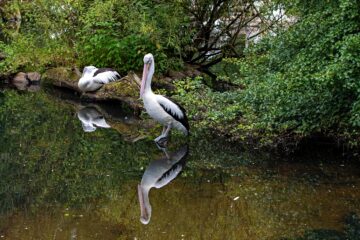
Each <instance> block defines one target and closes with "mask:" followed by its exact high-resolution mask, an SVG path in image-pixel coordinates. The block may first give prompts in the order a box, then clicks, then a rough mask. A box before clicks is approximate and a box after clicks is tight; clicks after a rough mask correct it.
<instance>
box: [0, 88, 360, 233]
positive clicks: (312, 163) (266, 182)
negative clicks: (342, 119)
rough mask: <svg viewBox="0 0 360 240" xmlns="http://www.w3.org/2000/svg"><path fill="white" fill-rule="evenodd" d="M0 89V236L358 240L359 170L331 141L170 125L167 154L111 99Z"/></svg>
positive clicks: (144, 125) (146, 126)
mask: <svg viewBox="0 0 360 240" xmlns="http://www.w3.org/2000/svg"><path fill="white" fill-rule="evenodd" d="M0 94H1V95H0V174H1V178H0V239H15V240H16V239H279V240H280V239H359V236H360V221H359V216H360V191H359V187H360V167H359V165H358V164H356V163H350V162H348V161H345V160H344V159H342V158H341V156H338V155H336V154H334V152H333V151H332V150H331V149H323V150H322V151H316V150H309V151H307V152H306V153H303V154H301V155H299V156H298V157H296V158H295V159H289V158H287V159H280V158H278V157H276V156H273V155H271V154H266V153H261V152H256V151H253V152H244V151H241V150H240V149H237V148H236V147H235V146H229V145H228V144H225V143H222V142H221V141H220V140H218V139H214V138H210V137H201V135H198V134H196V133H195V134H193V136H192V137H191V138H190V140H189V141H188V142H187V141H186V139H184V138H182V137H181V136H178V135H176V134H173V136H172V139H171V142H170V144H169V147H168V149H167V150H166V154H168V157H167V156H166V154H165V152H163V151H161V150H160V149H158V148H157V147H156V146H155V144H154V142H153V141H152V139H153V138H155V137H156V136H157V134H159V133H160V132H161V128H160V127H155V128H154V127H153V124H152V123H151V122H149V121H141V120H139V119H138V118H136V117H134V116H133V115H132V113H131V111H129V110H127V109H125V108H124V106H120V105H119V104H115V103H112V104H105V105H94V104H84V103H80V102H79V101H77V100H76V98H74V99H72V98H68V97H67V98H66V100H64V99H63V96H62V94H60V95H57V94H54V93H51V94H49V93H45V92H43V91H39V92H36V93H30V92H27V93H18V92H16V91H14V90H2V93H0ZM55 95H56V96H55ZM80 118H81V119H82V120H83V122H82V121H80ZM84 130H85V131H86V132H85V131H84ZM329 148H330V147H329ZM184 149H185V150H184ZM186 149H188V150H189V151H188V152H187V150H186ZM144 172H145V174H144ZM143 174H144V175H143ZM161 174H162V175H161ZM161 176H162V178H161ZM142 179H143V181H142ZM154 179H155V182H156V179H158V181H157V182H156V184H157V185H156V186H157V187H161V188H159V189H157V188H155V187H154V188H152V189H151V190H150V193H149V203H150V204H151V209H152V210H151V214H150V216H147V217H148V220H149V223H148V224H147V225H144V224H142V223H141V221H140V214H141V211H140V204H139V193H138V185H139V184H141V186H142V185H144V186H145V185H146V184H151V181H154ZM159 179H160V180H159ZM148 215H149V214H148Z"/></svg>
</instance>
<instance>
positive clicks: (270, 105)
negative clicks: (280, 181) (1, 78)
mask: <svg viewBox="0 0 360 240" xmlns="http://www.w3.org/2000/svg"><path fill="white" fill-rule="evenodd" d="M276 9H277V10H278V9H282V10H283V12H285V13H286V15H287V16H289V17H291V18H290V19H291V21H287V22H285V23H284V22H281V21H279V19H276V18H274V17H271V14H270V13H273V11H274V10H276ZM0 13H1V18H2V21H1V26H2V30H1V32H0V52H2V54H3V55H5V56H6V58H5V60H4V61H0V72H14V71H19V70H38V71H43V70H44V69H46V68H49V67H53V66H69V65H70V66H72V65H77V66H80V67H82V66H84V65H87V64H94V65H97V66H107V67H115V68H117V69H118V70H120V71H121V72H123V73H124V72H127V71H128V70H139V69H141V63H142V56H143V55H144V54H145V53H147V52H152V53H154V54H155V57H156V60H157V71H158V72H161V73H165V72H166V71H168V70H170V69H181V67H182V66H183V65H184V63H190V64H194V65H196V66H198V67H199V68H200V69H202V70H205V71H207V70H212V71H213V73H215V74H216V75H218V79H217V80H215V81H210V83H209V81H208V80H204V79H201V78H196V79H184V80H182V81H178V82H176V83H175V84H176V86H177V90H176V91H175V95H177V96H176V98H178V100H180V101H181V102H182V103H183V104H184V105H185V106H186V107H187V109H188V111H189V115H190V117H191V119H192V120H193V121H192V124H193V125H194V126H197V127H198V128H200V129H206V130H208V129H209V128H211V129H213V130H214V132H215V133H216V134H222V135H224V136H226V137H229V138H231V139H233V140H238V141H239V140H240V141H244V142H247V143H253V142H256V143H261V144H264V145H271V146H274V145H275V146H276V145H278V144H282V143H297V142H298V141H299V140H301V139H304V138H305V137H311V136H314V135H321V136H330V137H333V138H335V139H338V140H343V141H345V142H346V143H350V145H353V146H357V145H358V142H359V138H360V135H359V130H360V98H359V97H360V85H359V84H360V81H359V75H360V70H359V69H360V52H359V49H360V3H359V2H358V1H356V0H333V1H326V0H321V1H312V0H307V1H287V0H276V1H275V0H274V1H262V4H260V5H259V4H258V2H257V1H250V0H243V1H235V0H231V1H230V0H227V1H226V0H223V1H221V0H197V1H186V0H181V1H175V0H174V1H156V4H155V1H148V0H143V1H130V0H120V1H113V0H96V1H88V0H73V1H64V0H57V1H51V3H50V1H45V0H33V1H22V2H21V3H20V2H18V1H5V3H1V5H0ZM19 19H21V21H19ZM254 19H255V20H256V19H260V21H258V22H257V23H258V32H259V34H260V33H261V36H262V37H261V40H259V41H257V43H256V44H249V41H250V43H251V39H250V38H249V39H244V34H243V33H244V31H245V30H246V29H248V28H247V27H249V26H250V25H249V24H250V23H253V22H252V21H253V20H254ZM14 23H17V24H14ZM245 40H247V41H248V42H247V43H246V44H245ZM0 57H1V56H0ZM220 61H221V63H219V62H220ZM211 67H212V68H211ZM219 79H220V81H219ZM224 82H225V85H226V86H230V87H227V88H223V89H221V88H220V87H219V86H220V83H221V84H224ZM204 83H205V84H204ZM219 89H221V91H218V90H219Z"/></svg>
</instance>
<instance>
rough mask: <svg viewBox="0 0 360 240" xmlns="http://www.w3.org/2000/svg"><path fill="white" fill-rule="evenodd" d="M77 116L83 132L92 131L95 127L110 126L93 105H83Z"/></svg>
mask: <svg viewBox="0 0 360 240" xmlns="http://www.w3.org/2000/svg"><path fill="white" fill-rule="evenodd" d="M77 116H78V118H79V120H80V121H81V125H82V127H83V130H84V132H94V131H95V130H96V127H102V128H110V125H109V124H107V123H106V121H105V118H104V117H103V115H102V114H101V113H100V112H99V111H98V110H97V109H96V108H94V107H85V108H83V109H81V110H80V111H79V112H78V113H77Z"/></svg>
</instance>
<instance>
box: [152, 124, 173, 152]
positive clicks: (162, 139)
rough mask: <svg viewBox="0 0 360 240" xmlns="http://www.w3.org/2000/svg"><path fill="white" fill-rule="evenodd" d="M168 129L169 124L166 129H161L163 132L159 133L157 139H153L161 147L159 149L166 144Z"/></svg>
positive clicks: (169, 127)
mask: <svg viewBox="0 0 360 240" xmlns="http://www.w3.org/2000/svg"><path fill="white" fill-rule="evenodd" d="M170 129H171V124H168V125H167V126H166V129H165V127H164V129H163V132H162V133H161V135H160V136H158V137H157V138H155V140H154V141H155V143H156V144H157V145H158V146H159V147H161V148H164V147H165V146H166V143H167V137H168V135H169V132H170ZM164 130H165V131H164Z"/></svg>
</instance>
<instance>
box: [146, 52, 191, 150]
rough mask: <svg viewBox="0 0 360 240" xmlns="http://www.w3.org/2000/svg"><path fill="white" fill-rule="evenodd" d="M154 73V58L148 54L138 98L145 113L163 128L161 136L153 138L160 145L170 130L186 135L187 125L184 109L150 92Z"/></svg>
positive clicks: (187, 132)
mask: <svg viewBox="0 0 360 240" xmlns="http://www.w3.org/2000/svg"><path fill="white" fill-rule="evenodd" d="M154 72H155V61H154V56H153V55H152V54H151V53H148V54H146V55H145V56H144V70H143V76H142V80H141V89H140V98H142V99H143V102H144V106H145V109H146V112H147V113H148V114H149V115H150V116H151V117H152V118H153V119H155V120H156V121H158V122H159V123H161V124H162V125H163V126H164V127H163V131H162V133H161V135H160V136H158V137H157V138H155V142H156V143H160V142H162V141H163V139H165V140H166V139H167V136H168V135H169V132H170V129H171V128H176V129H178V130H180V131H181V132H183V133H184V134H185V135H188V134H189V123H188V119H187V116H186V111H185V109H184V108H182V107H181V106H180V105H179V104H177V103H175V102H174V101H171V100H170V99H168V98H166V97H164V96H162V95H158V94H154V93H153V91H152V90H151V80H152V76H153V75H154Z"/></svg>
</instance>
